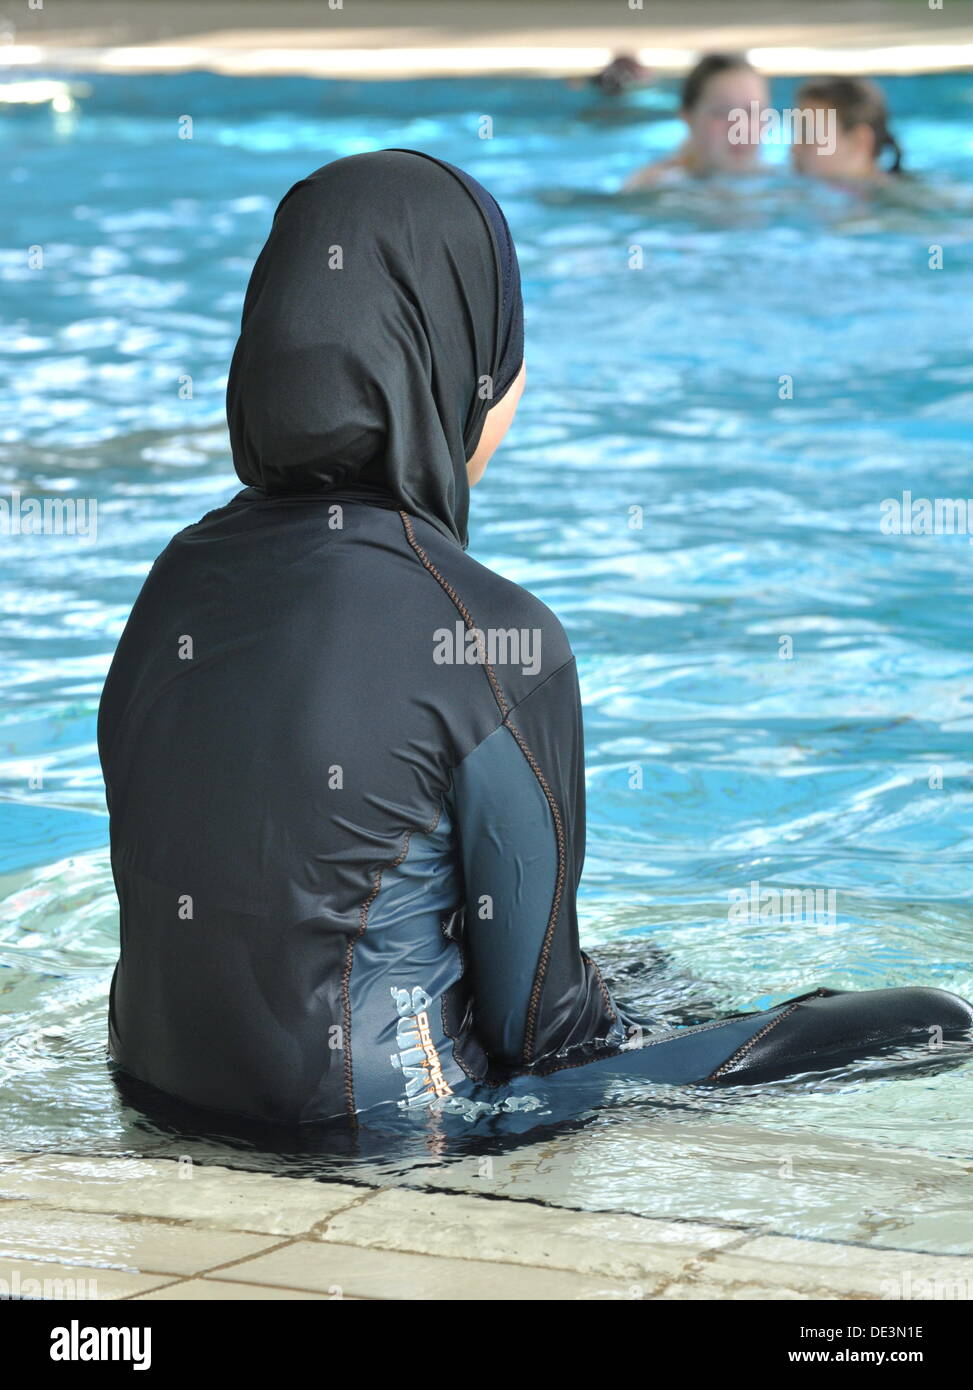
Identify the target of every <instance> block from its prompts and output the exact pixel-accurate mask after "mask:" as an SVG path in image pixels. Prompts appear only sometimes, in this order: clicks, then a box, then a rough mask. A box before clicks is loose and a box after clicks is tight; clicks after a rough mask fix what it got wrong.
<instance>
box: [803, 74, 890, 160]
mask: <svg viewBox="0 0 973 1390" xmlns="http://www.w3.org/2000/svg"><path fill="white" fill-rule="evenodd" d="M795 103H796V105H797V106H799V107H804V106H820V107H825V108H827V109H828V110H830V111H834V112H835V115H836V116H837V119H838V122H839V124H840V125H841V128H842V130H854V129H855V128H856V126H860V125H867V126H868V127H869V129H870V130H871V132H872V134H873V135H874V137H875V158H876V159H879V158H881V156H882V154H883V153H884V151H885V150H891V151H892V163H891V165H890V166H889V172H890V173H893V174H897V173H899V171H900V170H901V168H902V150H901V149H900V147H899V142H898V140H896V138H895V136H894V135H893V134H892V132H891V131H890V130H889V125H888V121H889V112H888V106H887V105H886V102H885V97H884V96H883V95H882V91H881V88H879V87H877V86H876V85H875V83H874V82H869V81H868V79H867V78H864V77H815V78H812V80H811V81H810V82H805V83H804V84H803V86H802V87H800V89H799V90H798V92H797V95H796V97H795Z"/></svg>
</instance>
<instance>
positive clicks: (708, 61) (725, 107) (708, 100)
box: [679, 53, 767, 174]
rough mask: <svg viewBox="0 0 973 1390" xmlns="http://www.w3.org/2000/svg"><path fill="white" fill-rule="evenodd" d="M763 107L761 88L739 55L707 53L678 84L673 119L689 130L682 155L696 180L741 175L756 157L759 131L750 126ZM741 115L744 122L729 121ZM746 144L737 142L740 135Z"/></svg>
mask: <svg viewBox="0 0 973 1390" xmlns="http://www.w3.org/2000/svg"><path fill="white" fill-rule="evenodd" d="M754 103H756V110H757V112H758V113H759V112H760V111H762V110H763V108H764V106H765V105H766V103H767V83H766V82H765V80H764V78H763V77H762V76H761V75H760V73H759V72H757V70H756V68H755V67H754V66H753V64H752V63H751V62H750V61H749V60H748V59H747V58H745V57H744V56H743V54H742V53H707V54H706V55H705V56H704V57H702V58H700V60H699V62H698V63H697V64H696V66H695V67H694V68H693V69H692V71H691V72H690V73H688V74H687V76H686V78H685V80H684V81H683V84H682V94H681V98H680V103H679V114H680V116H681V117H682V119H683V120H684V121H685V122H686V125H687V126H688V127H689V139H688V141H687V147H686V154H687V155H688V156H689V158H690V160H691V162H692V167H693V171H694V172H696V173H700V174H718V173H744V172H747V171H748V170H750V169H752V168H753V166H754V164H755V163H756V161H757V158H758V156H759V152H760V126H759V115H758V124H756V125H753V124H751V123H750V114H751V112H752V111H753V110H754V105H753V104H754ZM736 112H745V113H746V115H745V117H740V116H738V115H735V114H734V113H736ZM741 131H742V132H743V133H745V134H747V135H748V138H747V139H744V140H740V139H737V138H736V137H737V135H738V134H739V133H740V132H741Z"/></svg>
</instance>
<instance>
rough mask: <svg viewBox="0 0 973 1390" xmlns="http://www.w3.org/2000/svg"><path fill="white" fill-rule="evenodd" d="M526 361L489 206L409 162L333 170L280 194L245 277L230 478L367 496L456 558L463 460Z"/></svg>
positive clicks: (464, 511)
mask: <svg viewBox="0 0 973 1390" xmlns="http://www.w3.org/2000/svg"><path fill="white" fill-rule="evenodd" d="M522 361H523V307H522V302H521V294H520V274H519V269H518V266H517V255H516V251H515V250H514V247H513V242H512V240H511V238H510V232H509V229H508V227H507V223H506V220H505V218H504V216H503V213H502V212H501V211H500V209H499V207H498V206H497V204H496V203H495V202H494V200H493V198H492V197H491V196H490V194H488V193H487V192H486V190H485V189H483V188H482V187H481V186H480V185H479V184H478V183H477V182H476V180H474V179H472V178H471V177H470V176H469V175H468V174H465V173H464V172H463V171H462V170H460V169H456V168H455V167H454V166H453V165H450V164H446V163H445V162H443V161H441V160H437V159H434V158H433V157H432V156H429V155H423V154H421V153H420V152H418V151H415V150H381V151H377V152H375V153H371V154H360V155H352V156H350V157H349V158H346V159H339V160H336V161H335V162H334V163H332V164H326V165H325V166H324V167H323V168H321V169H318V170H317V171H316V172H315V173H313V174H311V175H309V176H308V178H306V179H302V180H301V181H300V182H299V183H296V184H295V185H294V187H293V188H291V189H290V191H289V192H288V193H286V194H285V196H284V198H283V199H282V200H281V202H280V204H279V205H278V208H277V211H276V213H275V215H274V220H273V225H272V227H271V231H270V235H269V237H268V238H267V242H266V244H265V245H264V247H263V250H262V251H261V252H260V255H259V256H258V258H257V262H256V264H255V266H254V269H253V274H252V275H251V277H250V283H249V285H248V287H247V293H246V298H245V300H244V306H243V319H242V324H241V332H240V337H239V340H238V342H237V345H236V350H235V352H234V354H233V361H232V363H231V366H230V375H229V382H228V385H227V420H228V423H229V427H230V441H231V444H232V448H233V463H234V466H235V468H236V471H237V474H238V475H239V477H240V479H241V481H243V482H244V483H247V484H249V485H250V486H252V487H255V488H258V489H260V490H262V491H265V492H268V493H274V494H280V493H286V494H291V495H293V494H309V493H310V494H313V495H320V494H321V493H328V494H334V495H335V496H337V495H339V494H340V495H342V496H351V495H356V496H365V497H373V498H374V499H375V500H377V501H380V502H381V501H384V502H385V503H386V504H391V505H395V506H401V507H404V508H405V509H406V510H407V511H409V512H411V513H412V514H413V515H415V516H418V517H421V518H423V520H425V521H428V522H429V523H430V524H431V525H433V526H435V527H436V528H437V529H438V530H439V531H441V532H442V533H443V534H444V535H447V536H451V537H453V538H454V539H456V540H457V541H459V543H460V544H461V545H463V546H465V545H466V541H467V534H466V525H467V515H468V511H469V484H468V481H467V476H466V460H467V459H468V458H469V457H470V456H471V455H472V454H473V452H474V450H475V449H476V446H477V443H478V442H479V439H480V434H481V432H482V429H483V422H484V420H485V418H486V414H487V411H488V410H489V409H490V407H491V406H492V405H493V404H494V403H495V402H496V401H497V400H499V399H500V398H501V397H502V395H503V394H504V393H505V392H506V391H507V390H509V388H510V386H511V384H512V382H513V380H514V379H515V377H516V376H517V373H518V371H519V370H520V366H521V363H522Z"/></svg>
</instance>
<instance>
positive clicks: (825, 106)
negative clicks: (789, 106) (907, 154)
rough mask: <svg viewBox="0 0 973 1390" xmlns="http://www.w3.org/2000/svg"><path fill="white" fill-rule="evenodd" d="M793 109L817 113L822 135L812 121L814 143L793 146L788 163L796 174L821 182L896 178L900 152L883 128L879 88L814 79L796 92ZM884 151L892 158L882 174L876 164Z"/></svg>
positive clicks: (862, 81) (861, 81)
mask: <svg viewBox="0 0 973 1390" xmlns="http://www.w3.org/2000/svg"><path fill="white" fill-rule="evenodd" d="M794 104H795V106H796V107H798V108H799V109H800V110H802V111H813V112H815V113H817V112H821V113H822V114H823V116H824V117H825V122H824V125H825V127H826V126H827V122H828V121H831V122H832V124H833V128H832V129H831V130H829V131H827V135H828V138H827V139H825V138H822V137H823V134H824V132H823V131H822V129H821V124H822V123H821V122H818V121H816V122H815V127H816V129H817V134H818V138H816V139H809V140H802V141H800V142H795V143H794V144H793V145H792V146H791V162H792V164H793V166H794V168H795V169H796V170H797V172H798V173H800V174H809V175H811V176H812V177H814V178H822V179H838V180H846V179H869V178H875V177H876V176H882V175H884V174H885V173H890V174H897V173H899V171H900V170H901V167H902V151H901V150H900V148H899V143H898V141H897V140H896V139H895V136H894V135H893V134H892V132H891V131H890V130H889V127H888V119H889V114H888V107H887V106H886V104H885V97H884V96H883V95H882V92H881V90H880V88H878V87H877V86H876V85H875V83H874V82H869V81H868V80H867V79H866V78H863V77H819V78H815V79H813V80H812V81H810V82H805V83H804V85H803V86H802V87H801V88H799V90H798V92H797V95H796V97H795V100H794ZM886 150H889V151H890V152H891V155H892V159H891V163H890V164H889V166H888V169H887V170H885V169H883V168H882V166H881V165H880V164H879V160H880V159H881V157H882V155H883V154H884V152H885V151H886Z"/></svg>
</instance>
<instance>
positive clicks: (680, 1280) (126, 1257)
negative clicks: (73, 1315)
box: [0, 1154, 973, 1301]
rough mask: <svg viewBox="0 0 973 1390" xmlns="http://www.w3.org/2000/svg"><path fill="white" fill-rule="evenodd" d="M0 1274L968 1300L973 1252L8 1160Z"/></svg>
mask: <svg viewBox="0 0 973 1390" xmlns="http://www.w3.org/2000/svg"><path fill="white" fill-rule="evenodd" d="M0 1281H2V1282H0V1292H4V1293H12V1294H13V1295H14V1296H20V1297H33V1298H39V1297H48V1298H53V1297H58V1296H60V1297H64V1296H69V1297H87V1298H97V1299H135V1300H139V1299H251V1300H252V1299H268V1298H273V1299H322V1298H328V1299H336V1298H347V1299H407V1300H413V1299H443V1300H457V1299H477V1300H479V1299H490V1300H517V1301H520V1300H524V1299H533V1300H545V1301H547V1300H571V1299H652V1300H655V1299H660V1300H664V1299H720V1300H724V1299H752V1300H764V1299H840V1300H843V1299H885V1298H890V1297H904V1298H913V1299H927V1298H942V1299H955V1298H968V1297H969V1295H970V1290H971V1288H973V1256H963V1255H936V1254H926V1253H922V1252H918V1251H915V1250H896V1249H890V1248H885V1249H870V1248H868V1247H867V1246H863V1245H855V1244H843V1243H840V1242H836V1241H812V1240H801V1239H795V1238H794V1237H790V1236H774V1235H761V1234H757V1233H755V1232H753V1231H747V1230H743V1229H734V1228H731V1227H727V1226H719V1225H710V1224H707V1223H705V1222H697V1221H667V1220H653V1219H649V1218H645V1217H640V1216H632V1215H628V1214H625V1213H620V1212H619V1213H616V1212H611V1213H605V1212H580V1211H575V1210H569V1209H566V1208H560V1207H550V1206H543V1205H538V1204H536V1203H534V1202H531V1201H511V1200H508V1199H505V1198H493V1197H483V1196H469V1195H460V1194H453V1193H447V1192H425V1191H417V1190H414V1189H404V1188H391V1187H389V1188H376V1187H366V1186H355V1185H353V1184H350V1183H339V1182H318V1181H313V1180H311V1179H306V1178H290V1177H274V1176H271V1175H269V1174H263V1173H243V1172H239V1171H236V1170H232V1169H228V1168H218V1167H209V1166H207V1167H200V1166H195V1167H194V1166H192V1165H190V1164H188V1163H186V1162H180V1161H177V1160H155V1159H153V1160H149V1159H138V1158H121V1157H119V1158H76V1157H70V1156H67V1155H48V1156H44V1157H37V1156H25V1155H17V1154H4V1155H0ZM30 1281H36V1282H33V1283H32V1282H30ZM45 1281H46V1282H45Z"/></svg>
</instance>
